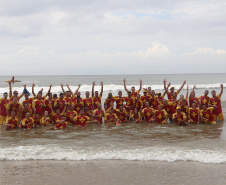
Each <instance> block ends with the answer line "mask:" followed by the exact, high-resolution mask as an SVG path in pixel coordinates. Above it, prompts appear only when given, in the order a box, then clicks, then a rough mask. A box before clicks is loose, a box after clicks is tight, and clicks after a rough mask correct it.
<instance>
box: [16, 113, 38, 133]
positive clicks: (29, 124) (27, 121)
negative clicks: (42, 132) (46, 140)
mask: <svg viewBox="0 0 226 185" xmlns="http://www.w3.org/2000/svg"><path fill="white" fill-rule="evenodd" d="M34 127H35V125H34V121H33V118H31V114H30V112H27V113H26V117H25V118H24V119H23V120H22V123H21V124H20V126H19V128H27V129H31V128H34Z"/></svg>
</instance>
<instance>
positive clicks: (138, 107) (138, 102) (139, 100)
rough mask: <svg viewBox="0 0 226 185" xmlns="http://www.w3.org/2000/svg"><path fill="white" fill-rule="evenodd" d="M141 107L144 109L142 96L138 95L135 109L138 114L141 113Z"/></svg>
mask: <svg viewBox="0 0 226 185" xmlns="http://www.w3.org/2000/svg"><path fill="white" fill-rule="evenodd" d="M141 107H144V104H143V101H142V100H141V97H140V94H137V98H136V99H135V108H136V109H137V111H138V112H140V110H141Z"/></svg>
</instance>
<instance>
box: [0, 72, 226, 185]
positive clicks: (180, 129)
mask: <svg viewBox="0 0 226 185" xmlns="http://www.w3.org/2000/svg"><path fill="white" fill-rule="evenodd" d="M124 78H126V81H127V88H128V89H129V88H130V87H131V86H135V88H136V89H138V88H139V80H140V79H141V80H142V81H143V87H148V86H151V87H152V89H153V90H155V91H156V92H159V91H160V92H163V91H164V88H163V80H164V79H167V82H171V84H172V85H171V86H174V87H175V89H176V90H177V89H179V87H180V86H181V85H182V83H183V81H184V80H186V81H187V83H186V85H185V87H184V89H183V90H182V91H181V93H180V94H184V95H185V94H186V87H187V85H189V89H190V90H191V89H192V87H193V86H194V85H196V87H197V89H196V96H198V97H199V96H200V95H202V94H203V93H204V91H205V90H209V91H210V92H211V90H213V89H214V90H216V91H217V93H219V92H220V84H223V85H224V86H225V87H226V74H178V75H169V74H161V75H99V76H92V75H86V76H82V75H81V76H77V75H75V76H17V77H16V79H17V80H21V81H22V82H21V83H15V84H13V85H12V88H13V90H17V91H18V92H19V94H20V93H21V92H22V90H23V87H22V86H23V84H26V85H27V89H28V90H29V91H30V92H31V85H32V84H33V83H34V84H35V85H36V86H35V92H36V93H37V92H38V91H39V90H40V89H41V88H43V89H44V94H45V93H46V92H47V91H48V88H49V85H50V84H52V90H51V92H52V93H57V94H58V95H59V93H60V92H61V87H60V84H61V83H63V84H64V85H66V83H68V84H69V85H70V87H71V89H72V91H73V92H74V91H75V90H76V88H77V85H78V84H79V83H80V84H81V88H80V92H81V96H82V97H85V91H90V92H91V87H92V81H95V82H96V84H97V85H96V86H95V90H98V91H100V85H99V84H100V82H101V81H103V83H104V93H103V98H102V102H103V101H104V100H105V98H106V97H107V95H108V93H109V92H112V93H113V96H114V95H115V96H116V95H117V92H118V91H119V90H121V91H122V92H123V96H125V95H126V93H125V91H124V87H123V79H124ZM0 79H1V80H0V81H1V82H0V96H1V97H2V95H3V93H4V92H8V84H7V83H6V82H5V81H6V80H9V79H10V77H5V76H2V77H0ZM65 89H66V87H65ZM224 90H225V88H224ZM141 94H143V93H142V92H141ZM209 96H211V93H210V94H209ZM222 108H223V113H224V116H225V117H226V114H225V111H226V93H225V92H224V93H223V95H222ZM0 141H1V142H0V163H2V165H0V167H2V169H4V170H5V169H6V166H7V165H9V162H10V161H12V162H14V165H15V166H16V167H17V168H19V167H18V163H20V165H21V161H24V163H23V164H28V162H29V164H34V163H35V165H37V163H36V162H37V161H38V162H39V164H43V163H46V164H49V165H52V164H53V161H54V164H56V163H57V164H58V165H59V164H62V163H66V165H67V166H68V165H69V164H72V163H73V162H82V163H83V162H84V161H85V162H95V164H100V166H101V165H103V162H106V163H107V164H109V161H111V162H110V164H109V166H112V165H113V164H114V162H115V164H118V165H119V163H120V164H123V165H125V166H126V165H127V166H131V164H130V165H129V164H128V163H127V162H132V167H134V166H133V165H135V164H136V163H138V162H139V165H138V166H142V165H147V164H149V165H150V166H152V164H153V166H156V168H158V167H157V166H158V165H160V166H161V165H162V164H163V163H164V165H165V167H166V168H169V170H170V169H171V166H174V167H175V166H176V165H178V164H179V162H180V163H182V164H181V165H178V170H180V167H181V168H182V167H183V168H184V166H186V165H188V166H190V168H192V167H191V166H192V165H194V163H195V166H197V165H198V166H199V167H200V165H201V166H202V167H200V168H202V170H205V165H207V166H206V168H207V167H209V168H211V169H212V168H213V167H215V168H216V166H215V165H221V167H222V165H223V169H226V168H225V166H226V165H225V164H226V126H225V125H224V123H223V122H218V123H217V124H216V125H210V124H200V125H188V126H176V125H175V124H167V125H165V124H164V125H161V124H156V123H150V124H146V123H126V124H121V125H120V126H116V125H114V124H103V125H95V124H87V126H86V127H76V126H72V125H69V126H68V127H67V128H66V129H64V130H49V128H48V127H43V128H37V129H31V130H19V129H15V130H10V131H7V130H5V129H4V128H3V126H2V125H0ZM49 161H51V162H49ZM68 161H69V163H68ZM106 163H104V164H106ZM140 163H142V165H141V164H140ZM156 163H157V164H156ZM4 164H5V165H4ZM6 164H7V165H6ZM76 164H77V166H78V163H75V165H76ZM88 164H90V163H85V164H84V165H88ZM91 164H92V163H91ZM91 164H90V165H91ZM79 165H81V163H79ZM38 166H39V165H38ZM39 167H40V168H41V166H39ZM121 167H122V166H120V165H119V168H121ZM146 167H147V166H146ZM218 167H219V166H218ZM9 168H10V167H9ZM53 168H54V167H53ZM55 168H56V167H55ZM93 168H94V167H93V166H92V167H91V168H90V169H92V170H90V171H93ZM10 169H11V168H10ZM87 169H88V170H89V168H88V167H87ZM129 169H130V167H128V170H129ZM219 169H220V167H219ZM11 170H14V168H13V167H12V169H11ZM82 170H84V169H82ZM158 170H159V168H158ZM221 170H222V169H221ZM116 171H117V170H116ZM84 172H85V170H84ZM103 173H104V172H103ZM142 173H143V172H142ZM160 173H161V170H160ZM175 173H176V172H175ZM4 174H6V173H4ZM174 175H176V174H174ZM195 175H196V174H195V173H194V176H195ZM197 175H200V174H198V173H197ZM70 177H71V176H70ZM171 177H172V176H171ZM71 178H72V177H71ZM222 178H223V180H222V181H221V182H225V180H226V178H225V177H222ZM169 179H170V176H169V177H168V179H167V178H165V180H166V184H170V183H167V181H168V180H169ZM209 180H210V181H209V182H211V183H212V181H211V177H209ZM0 182H1V180H0ZM3 182H6V181H3V180H2V183H3ZM128 182H129V181H128ZM145 182H146V181H145ZM156 182H157V181H156ZM168 182H169V181H168ZM174 182H176V181H174ZM179 182H183V181H178V183H179ZM200 182H201V179H200ZM50 184H51V183H50ZM56 184H57V181H56ZM98 184H105V183H101V182H99V183H98ZM107 184H108V183H107ZM110 184H111V183H110ZM122 184H123V183H122ZM125 184H131V183H126V182H125ZM135 184H136V183H135ZM137 184H138V183H137ZM142 184H149V183H142ZM162 184H164V183H162ZM172 184H173V182H172ZM180 184H187V183H186V182H183V183H180ZM201 184H202V183H201ZM206 184H208V183H206ZM220 184H221V183H220Z"/></svg>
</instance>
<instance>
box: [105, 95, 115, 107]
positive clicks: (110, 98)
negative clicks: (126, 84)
mask: <svg viewBox="0 0 226 185" xmlns="http://www.w3.org/2000/svg"><path fill="white" fill-rule="evenodd" d="M114 102H115V97H113V96H112V93H111V92H109V93H108V97H107V98H106V100H105V101H104V109H105V110H108V109H109V108H110V107H111V106H110V105H111V103H114Z"/></svg>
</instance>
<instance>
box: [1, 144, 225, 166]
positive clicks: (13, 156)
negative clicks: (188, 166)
mask: <svg viewBox="0 0 226 185" xmlns="http://www.w3.org/2000/svg"><path fill="white" fill-rule="evenodd" d="M0 160H75V161H80V160H131V161H153V160H154V161H168V162H173V161H196V162H201V163H225V162H226V151H224V150H223V149H222V150H221V149H218V150H217V149H216V150H209V149H188V148H181V147H146V148H137V149H106V148H94V147H93V148H88V149H85V148H83V149H81V148H80V149H79V148H61V147H59V146H57V145H36V146H34V145H32V146H18V147H7V148H1V150H0Z"/></svg>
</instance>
